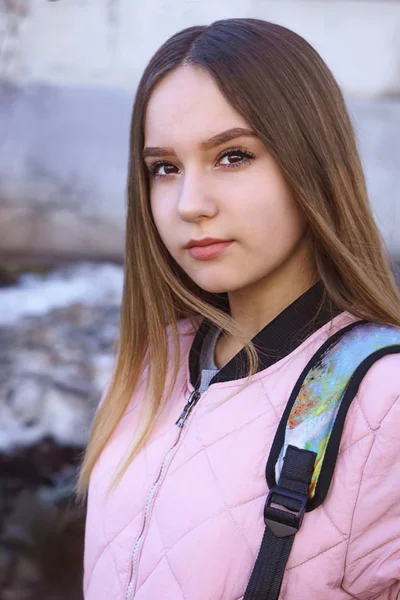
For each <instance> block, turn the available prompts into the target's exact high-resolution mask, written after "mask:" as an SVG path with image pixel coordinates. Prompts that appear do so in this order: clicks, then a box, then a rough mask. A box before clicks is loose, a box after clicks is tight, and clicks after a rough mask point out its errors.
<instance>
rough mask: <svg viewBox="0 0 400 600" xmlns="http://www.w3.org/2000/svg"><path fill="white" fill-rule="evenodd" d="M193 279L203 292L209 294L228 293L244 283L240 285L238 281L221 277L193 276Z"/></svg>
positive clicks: (239, 287)
mask: <svg viewBox="0 0 400 600" xmlns="http://www.w3.org/2000/svg"><path fill="white" fill-rule="evenodd" d="M193 281H194V282H195V283H196V285H198V286H199V287H201V289H202V290H204V291H205V292H209V293H210V294H228V293H229V292H234V291H235V290H238V289H241V288H242V287H244V285H245V284H243V285H240V283H239V282H235V284H234V283H233V282H232V281H224V280H223V278H222V277H219V278H217V277H216V278H212V279H211V278H199V277H197V278H193Z"/></svg>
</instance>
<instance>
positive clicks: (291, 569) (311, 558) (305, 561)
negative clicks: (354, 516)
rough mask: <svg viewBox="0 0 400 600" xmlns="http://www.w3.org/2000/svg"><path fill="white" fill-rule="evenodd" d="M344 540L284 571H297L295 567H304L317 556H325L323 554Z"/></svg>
mask: <svg viewBox="0 0 400 600" xmlns="http://www.w3.org/2000/svg"><path fill="white" fill-rule="evenodd" d="M345 541H346V540H345V539H343V540H340V542H336V544H333V545H332V546H329V548H325V549H324V550H321V552H318V554H314V556H310V557H309V558H306V560H303V562H301V563H297V565H293V566H292V567H289V568H288V569H286V570H287V571H294V569H297V567H301V566H302V565H305V564H306V563H308V562H310V560H314V559H315V558H317V556H321V554H325V552H328V551H329V550H332V548H336V546H339V545H340V544H343V543H344V542H345Z"/></svg>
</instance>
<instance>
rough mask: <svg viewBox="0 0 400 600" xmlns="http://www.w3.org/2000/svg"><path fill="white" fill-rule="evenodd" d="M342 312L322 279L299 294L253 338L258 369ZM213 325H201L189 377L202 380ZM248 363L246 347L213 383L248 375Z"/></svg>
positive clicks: (287, 351) (280, 355) (196, 382)
mask: <svg viewBox="0 0 400 600" xmlns="http://www.w3.org/2000/svg"><path fill="white" fill-rule="evenodd" d="M340 312H342V311H341V310H340V309H338V308H337V307H335V306H334V304H333V303H332V301H331V300H330V299H329V298H328V297H327V295H326V293H325V289H324V287H323V285H322V283H321V282H318V283H316V284H315V285H314V286H313V287H312V288H310V289H309V290H308V291H307V292H305V293H304V294H303V295H302V296H300V297H299V298H297V300H295V301H294V302H293V303H292V304H290V305H289V306H288V307H287V308H285V309H284V310H283V311H282V312H281V313H280V314H279V315H278V316H277V317H275V319H274V320H273V321H271V322H270V323H268V325H266V327H264V328H263V329H262V330H261V331H259V332H258V333H257V335H256V336H255V337H254V338H253V339H252V342H253V344H254V346H255V348H256V351H257V354H258V361H259V362H258V369H257V371H258V372H259V371H263V370H264V369H266V368H267V367H270V366H271V365H273V364H274V363H276V362H278V361H279V360H281V359H282V358H284V357H285V356H287V355H288V354H290V353H291V352H293V351H294V350H295V349H296V348H297V347H298V346H300V344H302V343H303V342H304V341H305V340H306V339H307V338H308V337H309V336H310V335H312V334H313V333H315V331H317V330H318V329H320V328H321V327H323V325H325V324H326V323H328V322H329V321H330V320H331V319H333V318H334V317H335V316H336V315H338V314H339V313H340ZM210 327H213V325H212V324H211V323H210V322H209V321H207V320H206V319H205V320H204V321H203V322H202V324H201V325H200V327H199V329H198V331H197V333H196V335H195V338H194V340H193V343H192V346H191V349H190V353H189V371H190V381H191V383H192V385H193V386H194V387H195V388H196V387H198V385H199V383H200V372H199V357H200V352H201V348H202V345H203V342H204V338H205V336H206V334H207V332H208V331H209V330H210ZM248 370H249V363H248V359H247V354H246V352H245V350H243V349H242V350H240V351H239V352H238V353H237V354H236V355H235V356H234V357H233V358H232V359H231V360H230V361H229V362H228V363H227V364H226V365H225V366H224V367H223V368H222V369H221V370H220V371H219V372H218V373H217V374H216V375H215V377H213V379H212V380H211V384H213V383H217V382H221V381H232V380H235V379H241V378H242V377H246V376H247V374H248Z"/></svg>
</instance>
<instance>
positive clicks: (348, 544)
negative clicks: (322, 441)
mask: <svg viewBox="0 0 400 600" xmlns="http://www.w3.org/2000/svg"><path fill="white" fill-rule="evenodd" d="M399 400H400V395H399V396H397V398H396V400H395V401H394V402H393V404H392V405H391V407H390V409H389V410H388V411H387V413H386V415H385V417H384V418H386V417H387V415H388V414H389V412H390V410H391V409H392V408H393V407H394V406H395V404H397V402H398V401H399ZM382 421H383V419H382ZM382 421H381V423H382ZM376 433H377V432H376V431H375V432H374V439H373V442H372V444H371V448H370V449H369V452H368V455H367V458H366V460H365V463H364V465H363V468H362V471H361V477H360V485H359V487H358V492H357V498H356V501H355V503H354V508H353V514H352V517H351V523H350V530H349V538H348V541H347V549H346V556H345V562H344V564H345V568H344V573H343V579H344V575H345V573H346V566H347V567H350V566H351V565H353V564H354V563H355V562H356V561H355V560H354V561H352V562H351V563H348V553H349V547H350V541H351V534H352V529H353V523H354V516H355V513H356V510H357V505H358V500H359V497H360V491H361V486H362V483H363V480H364V471H365V467H366V466H367V463H368V461H369V458H370V456H371V452H372V449H373V447H374V445H375V441H376V438H377V435H376ZM392 541H393V540H392ZM366 556H368V554H366ZM343 589H344V588H343Z"/></svg>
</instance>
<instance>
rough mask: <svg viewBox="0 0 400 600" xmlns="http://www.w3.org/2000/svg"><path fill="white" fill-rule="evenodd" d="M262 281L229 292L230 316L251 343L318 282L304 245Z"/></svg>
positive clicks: (308, 249)
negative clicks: (262, 330)
mask: <svg viewBox="0 0 400 600" xmlns="http://www.w3.org/2000/svg"><path fill="white" fill-rule="evenodd" d="M294 254H295V255H294V256H293V257H289V259H288V260H287V261H286V263H285V264H283V265H281V266H280V267H279V268H278V269H276V270H275V271H273V272H272V273H270V274H268V275H267V276H266V277H264V278H263V279H261V280H259V281H257V282H256V283H254V284H251V285H249V286H246V288H244V289H241V290H237V291H234V292H232V293H229V306H230V313H231V316H232V317H233V319H234V321H235V323H236V326H237V327H238V329H239V330H240V332H241V333H242V335H243V337H244V338H245V339H246V340H251V339H252V338H253V337H254V336H255V335H256V334H257V333H258V332H259V331H261V329H263V328H264V327H265V326H266V325H268V324H269V323H270V322H271V321H273V320H274V319H275V317H277V316H278V315H279V314H280V313H281V312H282V311H283V310H284V309H285V308H286V307H288V306H289V305H290V304H292V302H294V301H295V300H296V299H297V298H299V296H301V295H302V294H303V293H304V292H306V291H307V290H308V289H310V287H312V286H313V285H314V284H315V283H316V282H317V280H318V277H317V276H316V270H315V264H314V261H313V260H312V257H311V250H310V248H309V245H308V244H305V243H304V244H301V245H300V247H299V248H297V251H295V253H294Z"/></svg>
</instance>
